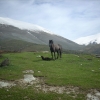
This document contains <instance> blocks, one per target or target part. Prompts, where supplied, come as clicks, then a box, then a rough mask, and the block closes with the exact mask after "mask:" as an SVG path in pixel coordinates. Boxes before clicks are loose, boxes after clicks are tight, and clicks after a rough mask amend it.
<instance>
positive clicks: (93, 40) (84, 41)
mask: <svg viewBox="0 0 100 100" xmlns="http://www.w3.org/2000/svg"><path fill="white" fill-rule="evenodd" d="M74 42H76V43H78V44H80V45H89V44H100V33H98V34H95V35H90V36H86V37H80V38H78V39H76V40H74Z"/></svg>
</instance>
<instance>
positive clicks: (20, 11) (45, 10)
mask: <svg viewBox="0 0 100 100" xmlns="http://www.w3.org/2000/svg"><path fill="white" fill-rule="evenodd" d="M0 17H8V18H12V19H15V20H20V21H24V22H29V23H32V24H36V25H39V26H41V27H44V28H46V29H48V30H50V31H52V32H53V33H55V34H58V35H60V36H63V37H65V38H67V39H70V40H75V39H77V38H79V37H83V36H88V35H92V34H97V33H100V0H0Z"/></svg>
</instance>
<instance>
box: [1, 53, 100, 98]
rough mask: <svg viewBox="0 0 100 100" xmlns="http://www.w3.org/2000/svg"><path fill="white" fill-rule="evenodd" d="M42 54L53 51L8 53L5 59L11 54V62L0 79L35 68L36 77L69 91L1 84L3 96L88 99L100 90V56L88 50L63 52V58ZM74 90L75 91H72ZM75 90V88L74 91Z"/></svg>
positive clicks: (11, 78)
mask: <svg viewBox="0 0 100 100" xmlns="http://www.w3.org/2000/svg"><path fill="white" fill-rule="evenodd" d="M40 55H42V56H45V57H51V54H50V53H43V52H22V53H6V54H2V56H3V57H1V58H0V62H2V61H3V60H4V59H5V58H9V60H10V65H9V66H5V67H0V81H2V80H4V81H15V80H18V79H22V78H23V75H24V73H23V71H25V70H33V71H34V73H33V75H34V77H36V78H39V79H41V80H42V81H43V82H40V83H39V84H42V85H41V86H44V84H45V86H46V87H48V88H51V87H52V88H55V87H57V88H61V87H63V88H64V91H66V89H67V93H66V92H64V91H63V92H62V93H57V92H56V91H55V90H54V91H53V90H52V92H51V91H49V90H48V91H47V92H44V91H43V89H37V88H36V87H35V86H34V84H32V85H29V86H25V87H24V85H23V86H20V85H16V86H13V87H10V88H9V87H8V88H7V87H6V88H4V87H3V88H0V100H8V99H9V100H86V95H87V93H89V92H90V90H91V89H96V90H98V91H100V58H96V57H95V56H94V55H87V54H65V53H64V54H63V55H62V58H59V59H57V60H52V61H44V60H42V59H41V57H40ZM68 89H69V93H68ZM71 90H73V91H74V92H73V91H71ZM70 91H71V92H70Z"/></svg>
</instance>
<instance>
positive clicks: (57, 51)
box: [57, 51, 59, 59]
mask: <svg viewBox="0 0 100 100" xmlns="http://www.w3.org/2000/svg"><path fill="white" fill-rule="evenodd" d="M58 57H59V51H57V59H58Z"/></svg>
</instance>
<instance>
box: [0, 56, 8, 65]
mask: <svg viewBox="0 0 100 100" xmlns="http://www.w3.org/2000/svg"><path fill="white" fill-rule="evenodd" d="M8 65H9V59H8V58H6V59H5V60H4V61H2V62H1V65H0V67H3V66H8Z"/></svg>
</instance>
